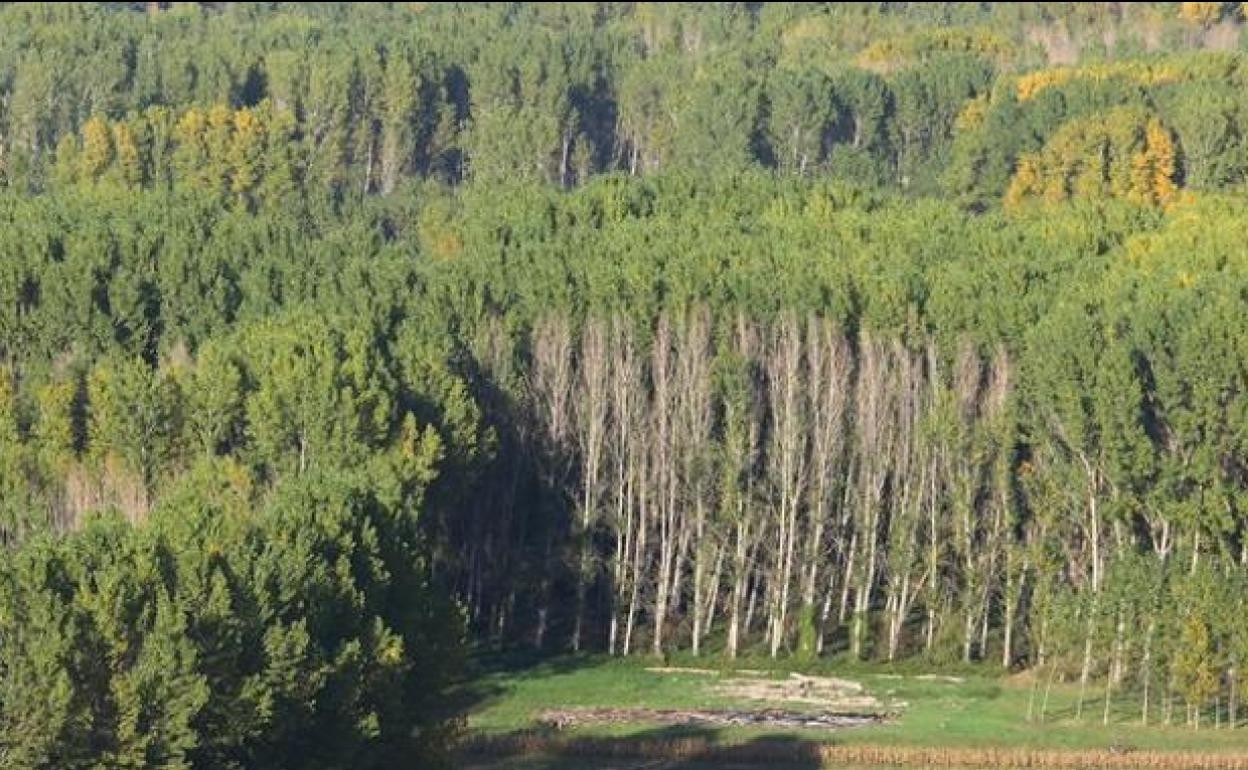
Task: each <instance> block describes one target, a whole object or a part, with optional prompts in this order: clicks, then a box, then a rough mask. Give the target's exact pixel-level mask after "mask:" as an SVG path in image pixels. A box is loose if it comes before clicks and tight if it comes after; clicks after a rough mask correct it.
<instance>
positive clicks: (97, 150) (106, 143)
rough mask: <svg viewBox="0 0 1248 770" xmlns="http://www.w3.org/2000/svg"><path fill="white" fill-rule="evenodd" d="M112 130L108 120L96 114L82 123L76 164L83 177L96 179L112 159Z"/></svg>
mask: <svg viewBox="0 0 1248 770" xmlns="http://www.w3.org/2000/svg"><path fill="white" fill-rule="evenodd" d="M111 134H112V132H110V131H109V130H108V122H107V121H106V120H105V119H104V118H102V117H100V116H98V115H96V116H93V117H91V118H90V119H89V120H87V122H86V123H83V124H82V152H81V153H80V154H79V155H78V165H79V170H80V172H81V175H82V177H83V178H84V179H97V178H98V177H99V176H100V174H102V173H104V169H106V168H108V164H109V163H111V162H112V160H113V139H112V135H111Z"/></svg>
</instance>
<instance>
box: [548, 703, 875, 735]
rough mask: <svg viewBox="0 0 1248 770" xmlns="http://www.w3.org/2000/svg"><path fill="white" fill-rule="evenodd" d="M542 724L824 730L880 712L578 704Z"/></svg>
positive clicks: (862, 720)
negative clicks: (748, 726)
mask: <svg viewBox="0 0 1248 770" xmlns="http://www.w3.org/2000/svg"><path fill="white" fill-rule="evenodd" d="M539 719H540V721H541V723H542V724H545V725H547V726H549V727H553V728H555V729H557V730H563V729H567V728H570V727H577V726H579V725H584V724H593V723H603V722H606V723H612V724H618V723H627V722H656V723H659V724H667V725H753V726H764V727H805V728H817V729H826V730H836V729H843V728H847V727H859V726H862V725H869V724H876V723H879V722H883V721H885V720H886V719H887V717H885V716H884V715H883V714H837V713H827V712H822V713H820V712H813V713H807V712H802V711H787V710H784V709H649V708H578V709H549V710H547V711H543V712H542V713H541V714H540V715H539Z"/></svg>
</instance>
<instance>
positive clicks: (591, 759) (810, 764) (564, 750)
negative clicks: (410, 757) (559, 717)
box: [460, 725, 824, 770]
mask: <svg viewBox="0 0 1248 770" xmlns="http://www.w3.org/2000/svg"><path fill="white" fill-rule="evenodd" d="M822 745H824V744H821V743H819V742H817V741H811V740H806V739H802V738H795V737H781V736H774V737H773V736H759V737H756V738H753V739H750V740H747V741H741V742H727V743H725V742H721V731H720V730H719V729H717V728H710V727H702V726H687V725H671V726H664V727H656V728H654V729H651V730H646V731H642V732H635V733H630V734H629V735H627V736H609V737H576V736H575V735H565V734H561V733H560V731H557V730H549V729H543V730H522V731H517V732H513V733H507V734H503V735H493V736H488V737H486V736H479V737H476V738H474V739H471V740H470V741H468V742H467V743H466V744H465V745H464V747H463V748H462V751H461V755H460V758H461V760H462V762H463V766H465V767H473V768H480V769H481V770H572V768H578V769H580V768H584V770H597V769H601V770H626V769H632V768H643V767H644V768H648V769H650V770H660V769H661V770H725V768H736V769H739V770H761V769H762V768H776V769H777V770H815V769H816V768H818V767H820V765H821V755H820V747H821V746H822Z"/></svg>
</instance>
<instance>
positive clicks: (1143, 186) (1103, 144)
mask: <svg viewBox="0 0 1248 770" xmlns="http://www.w3.org/2000/svg"><path fill="white" fill-rule="evenodd" d="M1177 170H1178V169H1177V162H1176V155H1175V146H1174V140H1173V139H1172V138H1171V136H1170V132H1169V131H1168V130H1167V129H1166V128H1165V127H1164V126H1163V125H1162V124H1161V121H1160V120H1158V119H1157V118H1156V116H1153V115H1150V114H1148V113H1146V112H1144V111H1142V110H1140V109H1136V108H1130V107H1123V108H1118V109H1115V110H1110V111H1109V112H1106V113H1103V114H1097V115H1093V116H1091V117H1087V118H1081V119H1076V120H1072V121H1070V122H1069V123H1067V124H1066V125H1064V126H1062V127H1061V128H1060V129H1058V130H1057V131H1056V132H1054V134H1053V135H1052V136H1051V137H1050V138H1049V140H1048V142H1047V143H1046V144H1045V146H1044V147H1043V148H1042V149H1041V151H1040V152H1039V153H1034V154H1026V155H1023V156H1022V157H1020V158H1019V160H1018V163H1017V166H1016V168H1015V172H1014V176H1013V178H1012V179H1011V180H1010V184H1009V186H1008V187H1007V189H1006V192H1005V197H1004V200H1003V203H1004V205H1005V206H1006V207H1007V208H1015V207H1017V206H1019V205H1020V204H1022V203H1023V202H1025V201H1026V200H1029V199H1041V200H1043V201H1045V202H1047V203H1058V202H1061V201H1064V200H1066V199H1068V198H1072V197H1074V198H1098V197H1114V198H1126V199H1128V200H1132V201H1135V202H1137V203H1141V204H1145V205H1152V206H1164V205H1167V204H1169V203H1171V202H1172V201H1174V200H1176V197H1177V194H1178V185H1177V184H1176V182H1175V178H1176V174H1177Z"/></svg>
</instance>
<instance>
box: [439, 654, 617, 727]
mask: <svg viewBox="0 0 1248 770" xmlns="http://www.w3.org/2000/svg"><path fill="white" fill-rule="evenodd" d="M607 660H608V659H607V658H604V657H603V656H601V655H588V654H586V655H572V654H569V653H567V652H566V651H549V652H546V651H539V650H533V649H507V650H495V649H479V650H477V651H475V652H474V653H473V654H472V656H471V657H470V658H469V660H468V666H467V668H466V670H465V672H464V676H463V678H462V680H461V681H460V682H459V684H457V685H455V687H453V688H452V689H451V691H450V692H449V693H448V695H447V698H446V708H447V711H448V716H451V717H463V718H466V717H467V716H468V715H469V714H470V713H472V712H474V711H478V710H480V709H482V708H485V707H487V706H489V705H490V704H492V703H495V702H497V701H498V700H500V699H502V698H505V697H506V696H507V695H508V694H510V693H511V692H512V690H513V689H514V688H513V686H512V685H510V684H508V683H507V681H508V680H519V679H525V678H530V677H544V676H552V675H557V674H567V673H572V672H574V671H579V670H582V669H585V668H593V667H595V666H600V665H602V664H604V663H606V662H607Z"/></svg>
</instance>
